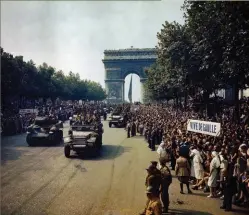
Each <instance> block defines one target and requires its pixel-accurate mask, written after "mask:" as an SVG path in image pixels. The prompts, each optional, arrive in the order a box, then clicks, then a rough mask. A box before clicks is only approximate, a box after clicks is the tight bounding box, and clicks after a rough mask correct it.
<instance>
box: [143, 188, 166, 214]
mask: <svg viewBox="0 0 249 215" xmlns="http://www.w3.org/2000/svg"><path fill="white" fill-rule="evenodd" d="M146 190H147V192H146V193H147V197H148V200H147V203H146V206H145V209H144V211H143V212H142V213H140V215H162V204H161V202H160V199H159V197H157V196H156V195H157V191H156V190H155V189H154V187H152V186H149V187H147V188H146Z"/></svg>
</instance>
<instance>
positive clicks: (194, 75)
mask: <svg viewBox="0 0 249 215" xmlns="http://www.w3.org/2000/svg"><path fill="white" fill-rule="evenodd" d="M183 10H184V16H185V24H184V25H180V24H178V23H176V22H173V23H169V22H165V24H163V28H162V29H161V31H160V32H159V33H158V34H157V37H158V41H159V42H158V46H157V51H158V60H157V62H156V65H153V67H151V68H150V69H149V71H148V81H147V83H146V85H147V90H148V91H149V92H150V94H151V95H152V96H153V97H154V99H162V98H170V97H172V96H173V97H174V98H176V97H179V96H181V95H183V94H189V95H194V94H196V93H197V92H203V93H204V95H205V94H206V96H208V95H210V94H211V93H212V92H214V91H215V90H217V89H222V88H227V87H234V89H235V94H236V95H238V90H239V89H243V88H246V87H248V84H249V70H248V68H247V64H248V59H249V13H248V11H249V3H248V2H217V1H215V2H214V1H209V2H208V1H206V2H200V1H185V3H184V5H183Z"/></svg>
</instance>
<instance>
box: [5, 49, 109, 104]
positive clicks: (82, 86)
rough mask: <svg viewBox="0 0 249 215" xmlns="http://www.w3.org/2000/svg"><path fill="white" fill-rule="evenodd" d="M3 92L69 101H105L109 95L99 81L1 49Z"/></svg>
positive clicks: (7, 96) (8, 95)
mask: <svg viewBox="0 0 249 215" xmlns="http://www.w3.org/2000/svg"><path fill="white" fill-rule="evenodd" d="M1 84H2V86H1V95H2V100H3V101H5V100H6V99H7V98H9V97H25V98H51V99H52V100H55V99H56V98H57V97H60V98H62V99H70V100H79V99H84V100H103V99H105V97H106V94H105V91H104V89H103V88H102V87H101V85H100V84H98V83H96V82H93V81H88V80H81V79H80V76H79V74H78V73H76V74H75V73H73V72H69V74H68V75H65V74H64V73H63V71H61V70H60V71H56V69H55V68H53V67H51V66H48V65H47V64H46V63H43V64H42V65H40V66H38V67H37V66H36V65H35V64H34V62H33V61H32V60H30V61H28V62H25V61H24V60H23V57H22V56H16V57H14V56H13V55H11V54H9V53H6V52H4V50H3V48H1Z"/></svg>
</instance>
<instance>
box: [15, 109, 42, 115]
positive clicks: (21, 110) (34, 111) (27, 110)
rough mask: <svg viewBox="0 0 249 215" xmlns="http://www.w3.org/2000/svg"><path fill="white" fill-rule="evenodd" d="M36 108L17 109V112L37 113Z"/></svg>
mask: <svg viewBox="0 0 249 215" xmlns="http://www.w3.org/2000/svg"><path fill="white" fill-rule="evenodd" d="M38 112H39V111H38V109H19V114H29V113H35V114H38Z"/></svg>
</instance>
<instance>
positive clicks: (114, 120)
mask: <svg viewBox="0 0 249 215" xmlns="http://www.w3.org/2000/svg"><path fill="white" fill-rule="evenodd" d="M112 125H114V126H115V127H118V128H122V127H125V122H124V117H123V116H122V115H112V116H111V117H110V121H109V127H110V128H111V127H112Z"/></svg>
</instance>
